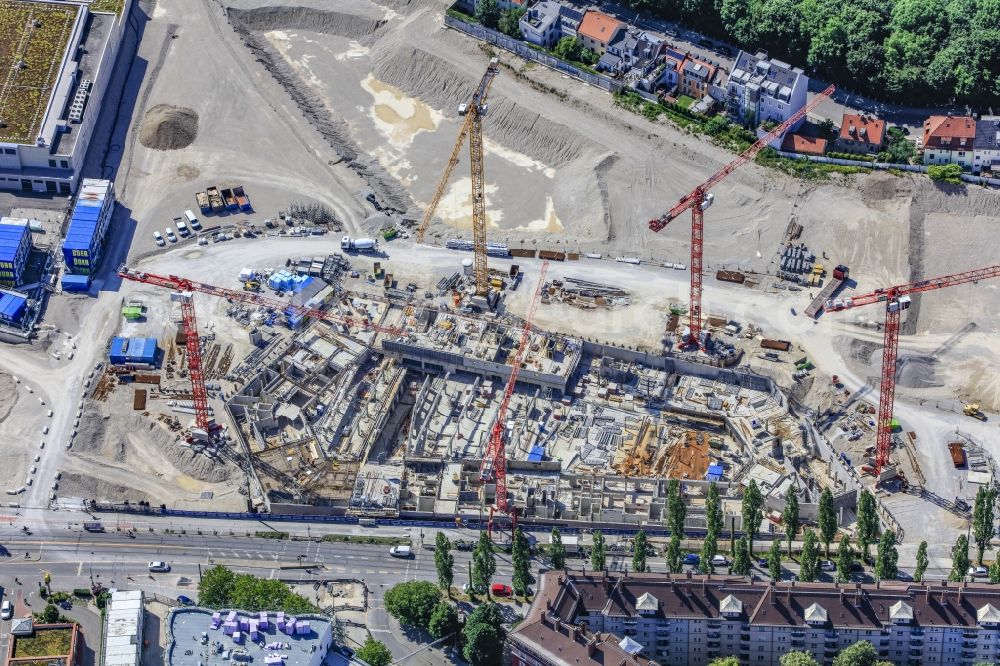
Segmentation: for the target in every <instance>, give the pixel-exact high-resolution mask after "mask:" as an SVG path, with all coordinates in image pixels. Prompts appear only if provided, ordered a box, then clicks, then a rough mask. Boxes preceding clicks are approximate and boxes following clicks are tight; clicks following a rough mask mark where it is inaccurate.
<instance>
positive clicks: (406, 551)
mask: <svg viewBox="0 0 1000 666" xmlns="http://www.w3.org/2000/svg"><path fill="white" fill-rule="evenodd" d="M389 554H390V555H392V556H393V557H403V558H406V557H410V556H411V555H413V552H412V551H411V550H410V547H409V546H393V547H392V548H390V549H389Z"/></svg>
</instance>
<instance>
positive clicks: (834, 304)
mask: <svg viewBox="0 0 1000 666" xmlns="http://www.w3.org/2000/svg"><path fill="white" fill-rule="evenodd" d="M996 277H1000V266H989V267H987V268H980V269H977V270H974V271H967V272H965V273H956V274H954V275H945V276H943V277H937V278H931V279H930V280H920V281H919V282H909V283H907V284H901V285H897V286H895V287H888V288H884V289H876V290H875V291H872V292H869V293H867V294H860V295H858V296H852V297H849V298H843V299H841V298H838V299H831V300H829V301H827V303H826V306H825V309H826V310H827V311H828V312H837V311H838V310H848V309H851V308H856V307H860V306H863V305H870V304H872V303H882V302H884V303H885V327H884V335H885V338H884V340H885V342H884V344H885V346H884V349H883V350H882V383H881V385H880V388H879V400H878V421H877V424H876V428H877V438H876V440H875V441H876V443H875V467H874V470H875V478H876V480H877V479H878V478H879V475H880V474H881V473H882V470H883V469H885V467H886V466H887V465H888V464H889V451H890V449H891V448H892V406H893V401H894V398H895V394H896V352H897V348H898V345H899V315H900V313H901V312H902V311H903V310H906V309H908V308H909V307H910V295H911V294H919V293H922V292H925V291H933V290H935V289H943V288H944V287H953V286H955V285H957V284H965V283H967V282H972V283H977V282H979V281H980V280H988V279H991V278H996Z"/></svg>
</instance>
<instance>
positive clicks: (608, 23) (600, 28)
mask: <svg viewBox="0 0 1000 666" xmlns="http://www.w3.org/2000/svg"><path fill="white" fill-rule="evenodd" d="M621 27H623V24H622V22H621V21H618V20H616V19H613V18H611V17H610V16H608V15H607V14H604V13H602V12H598V11H595V10H593V9H590V10H588V11H587V13H586V14H584V15H583V20H582V21H580V27H579V28H577V29H576V33H577V34H578V35H583V36H584V37H590V38H591V39H593V40H594V41H597V42H602V43H607V42H608V41H610V40H611V38H612V37H614V34H615V32H617V31H618V28H621Z"/></svg>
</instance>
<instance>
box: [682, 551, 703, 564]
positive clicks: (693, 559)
mask: <svg viewBox="0 0 1000 666" xmlns="http://www.w3.org/2000/svg"><path fill="white" fill-rule="evenodd" d="M700 563H701V557H700V556H699V555H698V554H697V553H688V554H687V555H685V556H684V564H694V565H697V564H700Z"/></svg>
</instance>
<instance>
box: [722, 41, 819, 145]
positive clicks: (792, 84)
mask: <svg viewBox="0 0 1000 666" xmlns="http://www.w3.org/2000/svg"><path fill="white" fill-rule="evenodd" d="M808 89H809V77H808V76H806V75H805V73H804V72H803V71H802V70H801V69H799V68H798V67H792V66H791V65H789V64H787V63H784V62H781V61H780V60H774V59H773V58H768V57H767V54H766V53H764V52H763V51H760V52H758V53H757V54H755V55H752V54H750V53H748V52H746V51H740V53H739V55H738V56H737V58H736V64H735V65H733V71H732V73H731V74H730V75H729V84H728V85H727V87H726V113H727V115H729V117H730V118H731V119H732V120H733V121H734V122H738V123H742V124H744V125H746V126H748V127H757V126H758V125H760V124H761V123H763V122H765V121H767V120H770V121H773V122H778V123H780V122H784V121H785V120H788V119H789V118H790V117H791V116H792V115H793V114H794V113H795V112H796V111H798V110H799V109H801V108H802V107H803V106H805V105H806V92H807V91H808ZM803 120H804V119H803ZM800 123H801V121H800ZM800 123H796V124H795V125H794V126H793V127H792V129H793V130H794V129H797V128H798V126H799V124H800Z"/></svg>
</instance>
